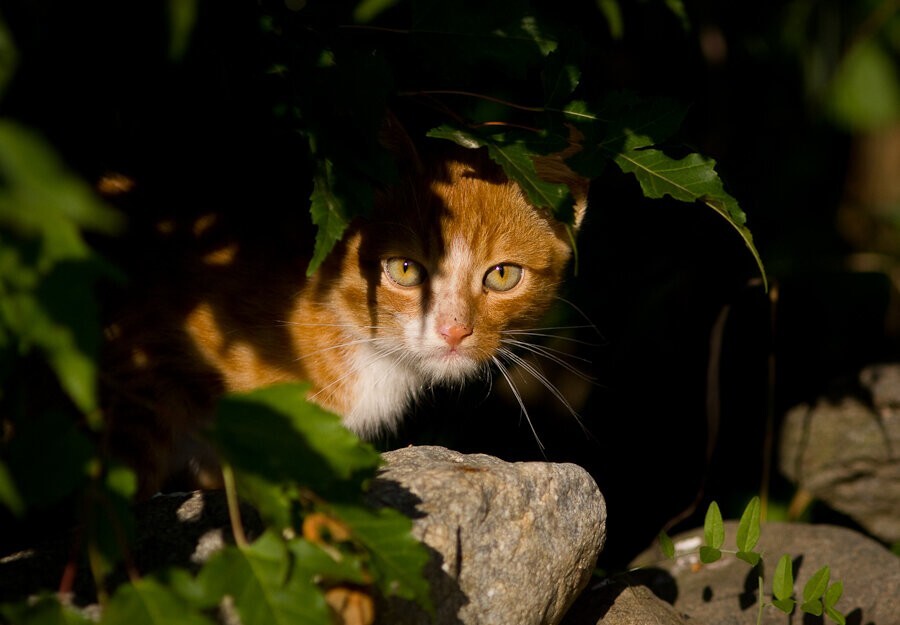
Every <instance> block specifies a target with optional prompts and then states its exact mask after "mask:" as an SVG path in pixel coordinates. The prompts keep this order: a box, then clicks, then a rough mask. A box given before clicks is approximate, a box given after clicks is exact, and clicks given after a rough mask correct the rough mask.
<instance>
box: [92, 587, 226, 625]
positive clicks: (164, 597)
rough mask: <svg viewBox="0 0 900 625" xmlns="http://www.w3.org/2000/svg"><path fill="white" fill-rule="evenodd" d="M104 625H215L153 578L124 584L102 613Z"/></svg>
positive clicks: (102, 623) (102, 624)
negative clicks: (125, 624)
mask: <svg viewBox="0 0 900 625" xmlns="http://www.w3.org/2000/svg"><path fill="white" fill-rule="evenodd" d="M100 622H101V625H106V624H109V625H112V624H114V623H116V624H118V623H128V625H212V623H213V621H212V620H211V619H209V618H208V617H206V616H205V615H203V614H201V613H200V612H199V611H197V610H194V609H192V608H191V607H190V605H188V603H187V602H186V601H184V599H183V598H182V597H180V596H179V595H178V594H176V593H174V592H173V591H172V590H171V589H169V588H166V587H165V586H163V585H162V584H160V583H159V582H157V581H156V580H153V579H151V578H144V579H140V580H138V581H136V582H134V583H133V584H123V585H122V586H120V587H119V588H118V590H117V591H116V593H115V594H114V595H113V596H112V598H111V599H110V601H109V604H108V605H107V606H106V609H105V610H104V612H103V618H102V620H101V621H100Z"/></svg>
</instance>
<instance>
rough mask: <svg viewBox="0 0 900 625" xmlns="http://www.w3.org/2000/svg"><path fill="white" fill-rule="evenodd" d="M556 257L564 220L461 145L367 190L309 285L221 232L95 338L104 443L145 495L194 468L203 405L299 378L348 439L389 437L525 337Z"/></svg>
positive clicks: (555, 271)
mask: <svg viewBox="0 0 900 625" xmlns="http://www.w3.org/2000/svg"><path fill="white" fill-rule="evenodd" d="M564 173H565V172H564V170H563V169H557V170H554V169H553V167H552V166H551V167H550V168H549V169H548V174H547V175H548V177H551V178H552V177H554V176H555V177H556V178H557V179H559V180H560V181H564V177H565V176H564ZM578 194H580V196H581V197H580V198H579V199H580V202H579V206H578V211H579V213H580V212H581V211H583V208H584V198H583V194H584V190H583V189H579V190H577V191H576V197H579V195H578ZM219 225H220V224H218V223H216V222H215V221H214V220H213V219H211V218H208V219H207V220H206V221H205V222H202V223H201V222H198V223H197V224H195V227H194V232H193V234H194V235H195V236H197V237H198V238H203V237H204V236H206V237H207V238H210V239H214V240H215V237H214V236H212V234H210V233H214V231H215V230H216V228H217V227H219ZM201 247H203V246H201ZM570 254H571V249H570V244H569V233H568V232H567V231H566V228H565V226H563V225H562V224H560V223H557V222H556V221H554V220H553V219H552V218H551V217H550V216H549V215H548V214H546V213H545V212H544V211H540V210H536V209H535V208H533V207H532V206H531V205H529V203H528V202H527V201H526V199H525V197H524V195H523V194H522V192H521V190H520V189H519V188H518V186H517V185H515V184H513V183H511V182H509V181H507V180H506V179H505V178H504V177H503V176H502V174H501V173H500V172H499V170H498V168H496V166H494V165H493V164H491V163H490V162H489V161H488V159H487V158H486V156H485V155H484V154H483V153H481V152H477V151H471V150H459V151H457V152H455V155H454V156H452V157H450V158H447V157H441V158H440V159H438V160H437V161H436V162H432V163H431V164H427V163H426V164H423V165H420V166H419V167H417V168H416V171H415V172H414V173H410V174H408V175H406V176H404V178H403V180H402V181H401V182H400V183H399V184H397V185H396V186H394V187H393V188H391V189H388V190H385V191H384V192H383V193H381V194H380V195H379V198H378V200H377V202H376V209H375V213H374V214H373V215H372V217H371V218H369V219H365V220H362V219H361V220H358V221H356V222H355V223H354V224H352V225H351V227H350V229H349V230H348V232H347V234H346V235H345V237H344V239H343V241H342V242H341V243H339V244H338V246H337V247H336V248H335V250H334V251H333V252H332V253H331V255H330V256H329V257H328V259H327V260H326V262H325V264H324V265H323V266H322V267H321V268H320V269H319V271H317V272H316V273H314V274H313V275H312V276H311V277H309V278H306V277H305V269H306V263H307V259H306V255H305V254H303V253H301V251H299V250H296V249H292V247H291V245H286V246H283V247H277V246H274V245H273V246H269V245H268V244H266V243H264V244H263V245H262V246H255V247H254V246H244V247H242V243H241V241H240V239H232V238H230V237H227V236H223V238H222V239H221V240H215V241H214V243H209V244H207V245H206V246H205V247H203V249H201V250H200V251H195V252H194V253H193V256H191V259H190V261H189V262H187V263H186V267H187V268H182V269H181V270H180V274H179V275H178V276H177V278H176V277H173V280H172V281H170V282H168V283H163V284H161V285H160V287H159V289H160V290H159V291H158V292H155V291H151V292H150V293H148V294H147V297H146V298H144V299H143V303H142V304H140V305H138V306H137V307H132V311H133V312H132V314H131V315H130V316H126V317H124V318H123V320H122V321H121V322H120V323H119V324H117V325H116V326H114V328H113V329H112V331H111V332H110V333H109V334H110V341H109V343H110V349H109V352H108V353H109V357H108V358H107V362H108V363H109V367H108V369H109V371H110V372H111V375H112V382H111V383H110V384H109V385H108V386H109V388H110V389H111V390H110V391H109V392H108V393H107V398H108V399H107V410H108V411H109V413H110V414H111V417H112V426H113V427H112V436H113V446H114V447H115V448H117V449H119V450H120V453H122V454H123V455H125V456H130V457H132V458H135V457H136V458H137V462H136V464H137V466H138V467H139V468H140V473H141V477H142V490H143V491H144V492H145V493H147V492H153V491H154V490H155V489H156V488H158V487H159V485H160V484H161V483H162V482H163V480H164V479H165V478H166V477H167V476H169V475H170V474H172V473H174V472H176V471H177V470H178V469H179V468H180V467H181V466H182V465H184V464H185V463H186V462H187V463H188V464H190V462H191V461H192V458H193V461H194V462H196V457H195V456H196V453H197V447H196V445H195V444H193V442H192V441H193V440H194V439H195V437H196V434H197V432H198V431H199V430H200V429H201V428H202V426H203V425H204V424H205V423H207V422H208V420H209V419H210V416H211V412H212V406H213V401H214V399H215V397H216V396H217V395H219V394H220V393H222V392H223V391H225V390H249V389H252V388H256V387H260V386H265V385H269V384H273V383H277V382H283V381H308V382H309V383H310V384H311V390H310V392H309V395H308V397H309V399H311V400H312V401H315V402H316V403H318V404H320V405H322V406H323V407H325V408H327V409H329V410H332V411H334V412H336V413H338V414H340V415H341V416H342V417H343V419H344V423H345V424H346V425H347V426H348V427H349V428H350V429H352V430H354V431H356V432H358V433H360V434H362V435H371V434H374V433H377V432H378V431H380V430H383V429H391V428H394V427H395V426H396V424H397V423H398V421H399V420H400V419H401V417H402V416H403V414H404V412H405V411H406V410H407V409H408V407H409V405H410V403H411V402H412V401H414V400H415V399H416V398H417V397H418V396H419V395H420V394H421V393H422V392H423V390H425V389H428V388H430V387H432V386H435V385H446V384H450V385H458V384H462V383H463V382H464V381H466V380H467V379H469V378H472V377H475V376H478V375H483V374H484V373H485V372H486V370H487V368H488V367H489V366H491V365H492V363H495V362H496V358H497V353H498V350H499V349H500V347H501V339H502V338H503V333H504V332H508V331H510V330H515V329H525V328H531V327H533V326H534V324H535V323H536V322H537V321H538V319H539V317H540V316H541V315H542V313H543V312H544V311H545V310H546V309H547V307H548V306H549V304H550V302H551V300H552V298H553V297H554V295H555V292H556V289H557V286H558V283H559V282H560V280H561V277H562V274H563V271H564V268H565V265H566V263H567V261H568V258H569V256H570ZM154 302H155V303H156V304H154ZM140 421H144V422H146V423H147V424H146V425H140V423H139V422H140ZM136 424H137V425H136ZM142 440H143V441H144V442H143V443H142V442H141V441H142ZM148 441H149V442H148ZM196 469H197V467H194V472H196Z"/></svg>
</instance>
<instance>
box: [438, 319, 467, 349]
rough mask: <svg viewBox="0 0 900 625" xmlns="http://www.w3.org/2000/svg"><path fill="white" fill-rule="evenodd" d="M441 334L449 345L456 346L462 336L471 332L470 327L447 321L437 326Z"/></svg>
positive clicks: (464, 336)
mask: <svg viewBox="0 0 900 625" xmlns="http://www.w3.org/2000/svg"><path fill="white" fill-rule="evenodd" d="M438 332H440V334H441V336H442V337H443V338H444V340H445V341H446V342H447V345H449V346H450V347H457V346H458V345H459V344H460V343H461V342H462V340H463V339H464V338H466V337H467V336H469V335H470V334H472V328H470V327H469V326H464V325H463V324H461V323H452V324H451V323H448V324H446V325H442V326H441V327H440V328H438Z"/></svg>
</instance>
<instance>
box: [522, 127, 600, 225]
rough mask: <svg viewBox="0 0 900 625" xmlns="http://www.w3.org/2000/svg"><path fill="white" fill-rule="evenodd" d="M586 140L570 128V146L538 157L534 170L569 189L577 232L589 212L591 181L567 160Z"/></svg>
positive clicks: (545, 178)
mask: <svg viewBox="0 0 900 625" xmlns="http://www.w3.org/2000/svg"><path fill="white" fill-rule="evenodd" d="M583 139H584V135H582V134H581V133H580V132H579V131H578V130H577V129H576V128H574V127H572V126H570V127H569V146H568V147H567V148H566V149H565V150H562V151H561V152H557V153H555V154H549V155H547V156H537V157H535V159H534V169H535V172H536V173H537V175H538V176H539V177H540V178H542V179H543V180H546V181H547V182H552V183H555V184H564V185H566V186H567V187H568V188H569V193H571V194H572V199H573V200H574V202H575V205H574V207H573V209H574V213H575V220H574V226H575V230H578V228H580V227H581V222H582V221H583V220H584V214H585V212H586V211H587V200H588V191H589V190H590V186H591V181H590V179H588V178H585V177H584V176H579V175H578V174H576V173H575V172H574V171H572V169H571V168H570V167H569V166H568V165H566V159H567V158H569V157H571V156H573V155H575V154H577V153H578V152H580V151H581V142H582V140H583Z"/></svg>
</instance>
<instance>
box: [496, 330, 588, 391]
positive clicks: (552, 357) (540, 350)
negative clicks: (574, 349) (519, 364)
mask: <svg viewBox="0 0 900 625" xmlns="http://www.w3.org/2000/svg"><path fill="white" fill-rule="evenodd" d="M500 342H501V343H506V344H507V345H515V346H516V347H518V348H520V349H524V350H525V351H528V352H531V353H532V354H534V355H535V356H541V357H543V358H546V359H547V360H549V361H551V362H554V363H556V364H558V365H559V366H560V367H562V368H563V369H565V370H566V371H568V372H569V373H571V374H572V375H574V376H576V377H578V378H580V379H582V380H584V381H585V382H591V383H596V381H597V379H596V378H594V377H592V376H590V375H588V374H586V373H584V372H583V371H581V370H579V369H578V367H576V366H575V365H573V364H571V363H569V362H566V361H565V360H564V359H563V358H561V357H560V356H559V355H557V354H561V355H562V356H566V357H568V358H574V359H576V360H580V361H582V362H585V363H588V364H590V362H591V361H590V360H588V359H587V358H581V357H579V356H573V355H571V354H567V353H566V352H563V351H560V350H557V349H553V348H552V347H547V346H545V345H533V344H531V343H526V342H524V341H515V340H513V339H500Z"/></svg>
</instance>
